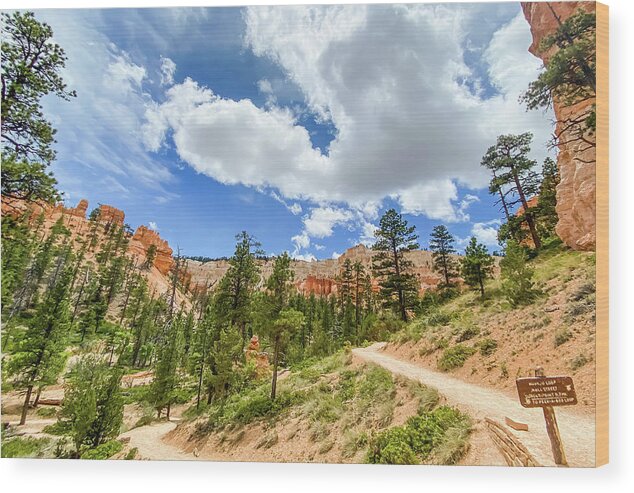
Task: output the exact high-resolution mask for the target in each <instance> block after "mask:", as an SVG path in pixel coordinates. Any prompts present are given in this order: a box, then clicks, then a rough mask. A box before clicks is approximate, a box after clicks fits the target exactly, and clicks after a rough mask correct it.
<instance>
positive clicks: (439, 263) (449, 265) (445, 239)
mask: <svg viewBox="0 0 634 493" xmlns="http://www.w3.org/2000/svg"><path fill="white" fill-rule="evenodd" d="M454 242H455V239H454V237H453V236H452V235H451V233H449V230H448V229H447V227H446V226H444V225H443V224H441V225H439V226H435V227H434V229H433V230H432V233H431V238H430V240H429V249H430V250H431V252H432V259H433V261H434V270H435V271H436V272H438V273H440V274H441V275H442V277H443V281H444V282H443V283H442V286H443V287H446V288H447V287H449V286H451V285H452V282H453V279H454V278H455V277H456V275H457V272H456V271H457V268H456V267H457V266H456V261H455V260H454V259H453V257H452V255H455V254H456V249H455V248H454V246H453V245H454Z"/></svg>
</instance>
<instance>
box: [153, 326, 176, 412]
mask: <svg viewBox="0 0 634 493" xmlns="http://www.w3.org/2000/svg"><path fill="white" fill-rule="evenodd" d="M182 350H183V331H182V327H181V324H180V323H173V324H172V325H171V326H169V327H168V328H167V337H166V339H165V340H164V341H163V343H162V344H161V345H160V347H159V349H158V359H157V363H156V368H155V369H154V380H153V381H152V384H151V386H150V402H151V403H152V406H153V407H154V409H156V412H157V416H158V417H159V418H160V417H161V413H162V411H163V409H166V411H167V419H168V420H169V418H170V410H171V407H172V404H173V402H174V400H175V398H176V392H177V390H178V387H179V383H180V378H179V373H178V366H179V363H180V362H181V361H182Z"/></svg>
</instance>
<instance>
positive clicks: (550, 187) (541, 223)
mask: <svg viewBox="0 0 634 493" xmlns="http://www.w3.org/2000/svg"><path fill="white" fill-rule="evenodd" d="M558 184H559V170H558V169H557V163H555V161H553V160H552V159H551V158H546V159H545V160H544V165H543V167H542V181H541V184H540V185H539V201H538V203H537V210H536V215H537V221H538V228H539V229H540V230H541V231H542V233H541V235H542V236H553V235H554V234H555V227H556V226H557V221H558V220H559V217H558V215H557V210H556V208H557V185H558Z"/></svg>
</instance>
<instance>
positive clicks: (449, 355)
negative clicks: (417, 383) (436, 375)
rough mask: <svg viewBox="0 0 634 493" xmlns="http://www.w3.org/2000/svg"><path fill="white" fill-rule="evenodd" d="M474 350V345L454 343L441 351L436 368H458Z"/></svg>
mask: <svg viewBox="0 0 634 493" xmlns="http://www.w3.org/2000/svg"><path fill="white" fill-rule="evenodd" d="M475 352H476V349H475V348H474V347H470V346H465V345H464V344H456V345H455V346H452V347H450V348H447V349H445V350H444V351H443V353H442V356H441V357H440V359H439V360H438V369H440V370H442V371H451V370H454V369H456V368H460V367H462V366H463V365H464V364H465V361H467V359H468V358H469V357H470V356H471V355H473V354H474V353H475Z"/></svg>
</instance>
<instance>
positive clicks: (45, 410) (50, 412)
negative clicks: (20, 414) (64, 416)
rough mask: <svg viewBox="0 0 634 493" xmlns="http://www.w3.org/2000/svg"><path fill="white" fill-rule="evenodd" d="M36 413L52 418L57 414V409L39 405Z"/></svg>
mask: <svg viewBox="0 0 634 493" xmlns="http://www.w3.org/2000/svg"><path fill="white" fill-rule="evenodd" d="M36 414H37V415H38V416H40V417H42V418H52V417H54V416H55V415H56V414H57V409H55V408H54V407H40V408H39V409H38V410H37V412H36Z"/></svg>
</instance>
